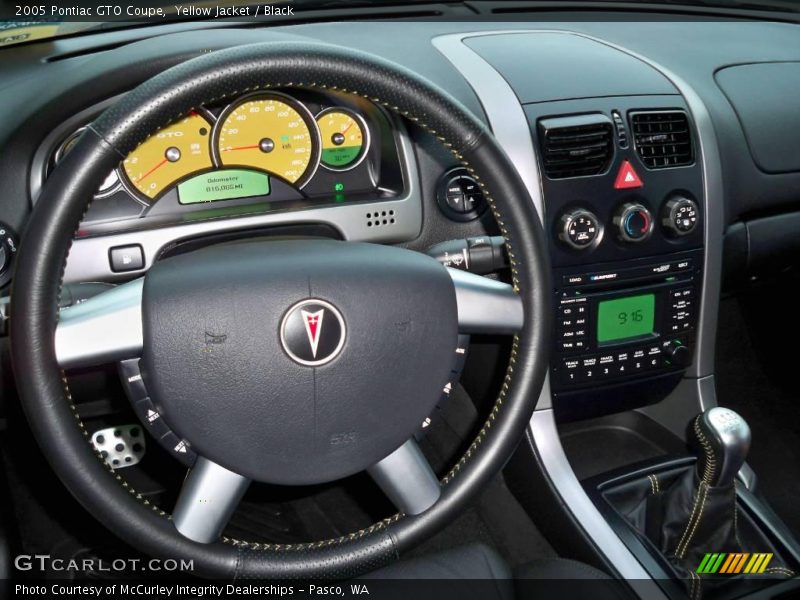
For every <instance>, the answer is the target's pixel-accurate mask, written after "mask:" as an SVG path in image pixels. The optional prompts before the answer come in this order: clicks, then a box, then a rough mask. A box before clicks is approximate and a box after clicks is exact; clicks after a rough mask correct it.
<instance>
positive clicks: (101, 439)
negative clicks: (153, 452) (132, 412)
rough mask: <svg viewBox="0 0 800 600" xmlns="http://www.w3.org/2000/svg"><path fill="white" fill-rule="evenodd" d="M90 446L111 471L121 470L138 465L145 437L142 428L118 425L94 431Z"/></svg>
mask: <svg viewBox="0 0 800 600" xmlns="http://www.w3.org/2000/svg"><path fill="white" fill-rule="evenodd" d="M91 441H92V446H94V449H95V450H96V451H97V452H99V453H100V456H102V457H103V460H105V461H106V464H107V465H108V466H109V467H111V468H112V469H123V468H125V467H132V466H133V465H135V464H138V463H139V461H141V460H142V458H144V454H145V447H146V442H145V436H144V433H143V432H142V426H141V425H138V424H134V425H118V426H117V427H109V428H107V429H101V430H99V431H95V432H94V433H93V434H92V437H91Z"/></svg>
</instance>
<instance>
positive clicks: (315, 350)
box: [281, 299, 347, 367]
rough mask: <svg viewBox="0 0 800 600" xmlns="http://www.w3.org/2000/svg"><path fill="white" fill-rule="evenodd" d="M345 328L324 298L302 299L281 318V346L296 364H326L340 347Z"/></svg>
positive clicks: (334, 309)
mask: <svg viewBox="0 0 800 600" xmlns="http://www.w3.org/2000/svg"><path fill="white" fill-rule="evenodd" d="M346 337H347V329H346V327H345V324H344V318H343V317H342V314H341V313H340V312H339V310H338V309H337V308H336V307H335V306H333V304H331V303H330V302H325V301H324V300H317V299H310V300H303V301H302V302H298V303H297V304H295V305H294V306H292V307H291V308H290V309H289V310H288V311H287V312H286V314H285V315H284V317H283V321H281V345H282V346H283V349H284V351H285V352H286V354H288V355H289V358H291V359H292V360H293V361H295V362H296V363H299V364H301V365H305V366H307V367H319V366H322V365H326V364H328V363H329V362H331V361H332V360H333V359H334V358H336V357H337V356H338V355H339V353H340V352H341V351H342V348H344V342H345V339H346Z"/></svg>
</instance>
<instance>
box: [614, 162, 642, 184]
mask: <svg viewBox="0 0 800 600" xmlns="http://www.w3.org/2000/svg"><path fill="white" fill-rule="evenodd" d="M643 186H644V183H642V180H641V179H639V175H637V174H636V171H635V170H634V168H633V165H632V164H631V163H630V161H627V160H623V161H622V164H621V165H620V167H619V173H617V179H616V181H614V189H615V190H630V189H633V188H640V187H643Z"/></svg>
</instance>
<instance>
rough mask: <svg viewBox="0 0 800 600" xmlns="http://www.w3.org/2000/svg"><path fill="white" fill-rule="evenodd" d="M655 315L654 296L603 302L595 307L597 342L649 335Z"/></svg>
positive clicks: (647, 295) (645, 295) (630, 297)
mask: <svg viewBox="0 0 800 600" xmlns="http://www.w3.org/2000/svg"><path fill="white" fill-rule="evenodd" d="M655 314H656V296H655V294H642V295H641V296H628V297H626V298H615V299H614V300H604V301H602V302H600V303H599V304H598V305H597V342H598V343H600V344H602V343H605V342H618V341H621V340H627V339H629V338H636V337H641V336H645V335H651V334H652V333H653V324H654V322H655Z"/></svg>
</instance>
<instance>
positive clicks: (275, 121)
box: [214, 93, 320, 187]
mask: <svg viewBox="0 0 800 600" xmlns="http://www.w3.org/2000/svg"><path fill="white" fill-rule="evenodd" d="M215 135H216V137H215V142H214V150H215V152H216V159H217V163H218V164H219V166H222V167H242V168H250V169H259V170H262V171H267V172H268V173H271V174H273V175H276V176H278V177H281V178H282V179H285V180H286V181H288V182H289V183H292V184H294V185H296V186H297V187H303V185H305V184H306V182H308V180H309V179H310V178H311V176H312V175H313V174H314V172H315V171H316V169H317V166H318V165H319V155H320V143H319V132H318V131H317V128H316V124H315V122H314V118H313V117H312V116H311V113H309V112H308V110H307V109H306V108H305V107H304V106H303V105H302V104H300V103H298V102H297V101H295V100H294V99H293V98H290V97H289V96H286V95H284V94H277V93H270V94H256V95H253V96H248V97H246V98H244V99H243V100H242V101H240V102H238V103H237V104H234V105H232V106H231V107H229V108H228V109H226V110H225V112H224V113H223V114H222V115H221V116H220V118H219V122H218V125H217V129H216V134H215Z"/></svg>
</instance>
